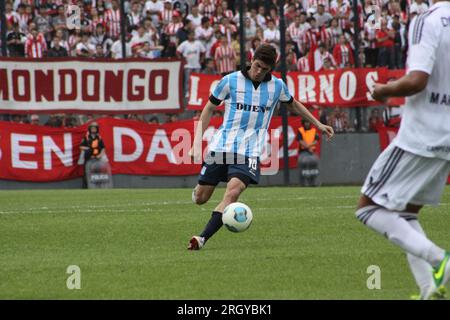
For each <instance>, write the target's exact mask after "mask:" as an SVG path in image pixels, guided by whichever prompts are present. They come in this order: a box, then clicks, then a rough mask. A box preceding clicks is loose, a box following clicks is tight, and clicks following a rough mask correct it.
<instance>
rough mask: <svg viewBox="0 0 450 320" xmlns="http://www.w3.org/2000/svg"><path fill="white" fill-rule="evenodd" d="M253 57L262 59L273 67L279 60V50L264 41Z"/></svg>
mask: <svg viewBox="0 0 450 320" xmlns="http://www.w3.org/2000/svg"><path fill="white" fill-rule="evenodd" d="M253 59H255V60H256V59H258V60H261V61H262V62H264V63H265V64H268V65H270V66H271V67H273V66H275V63H276V61H277V51H276V50H275V48H274V47H273V46H271V45H270V44H267V43H264V44H262V45H260V46H259V47H258V48H257V49H256V51H255V55H254V56H253Z"/></svg>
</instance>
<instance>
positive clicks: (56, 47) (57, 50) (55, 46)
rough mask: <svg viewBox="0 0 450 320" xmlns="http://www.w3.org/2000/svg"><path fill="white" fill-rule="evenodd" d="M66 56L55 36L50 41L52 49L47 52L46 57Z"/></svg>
mask: <svg viewBox="0 0 450 320" xmlns="http://www.w3.org/2000/svg"><path fill="white" fill-rule="evenodd" d="M67 56H68V53H67V50H66V49H65V48H64V47H62V46H61V39H59V38H58V37H56V36H55V37H54V38H53V41H52V47H51V48H50V50H48V53H47V57H50V58H58V57H67Z"/></svg>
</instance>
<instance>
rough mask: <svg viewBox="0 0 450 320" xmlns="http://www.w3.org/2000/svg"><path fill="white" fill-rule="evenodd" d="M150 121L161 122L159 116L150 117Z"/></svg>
mask: <svg viewBox="0 0 450 320" xmlns="http://www.w3.org/2000/svg"><path fill="white" fill-rule="evenodd" d="M148 123H152V124H159V119H158V117H157V116H152V117H150V119H149V120H148Z"/></svg>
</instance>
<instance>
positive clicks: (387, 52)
mask: <svg viewBox="0 0 450 320" xmlns="http://www.w3.org/2000/svg"><path fill="white" fill-rule="evenodd" d="M394 38H395V31H394V30H389V29H388V28H387V21H386V19H383V20H382V21H381V29H380V30H379V31H377V33H376V41H377V46H378V66H379V67H385V66H388V67H389V69H393V68H394Z"/></svg>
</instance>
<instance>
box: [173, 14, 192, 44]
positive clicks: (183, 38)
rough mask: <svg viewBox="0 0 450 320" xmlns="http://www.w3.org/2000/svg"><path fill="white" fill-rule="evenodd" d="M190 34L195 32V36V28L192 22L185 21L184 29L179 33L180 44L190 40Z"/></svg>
mask: <svg viewBox="0 0 450 320" xmlns="http://www.w3.org/2000/svg"><path fill="white" fill-rule="evenodd" d="M190 32H193V33H194V36H195V26H194V25H193V24H192V21H191V20H188V19H184V20H183V27H182V28H180V29H178V31H177V38H178V41H179V43H180V44H181V43H183V42H184V41H186V40H187V39H188V34H189V33H190Z"/></svg>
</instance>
